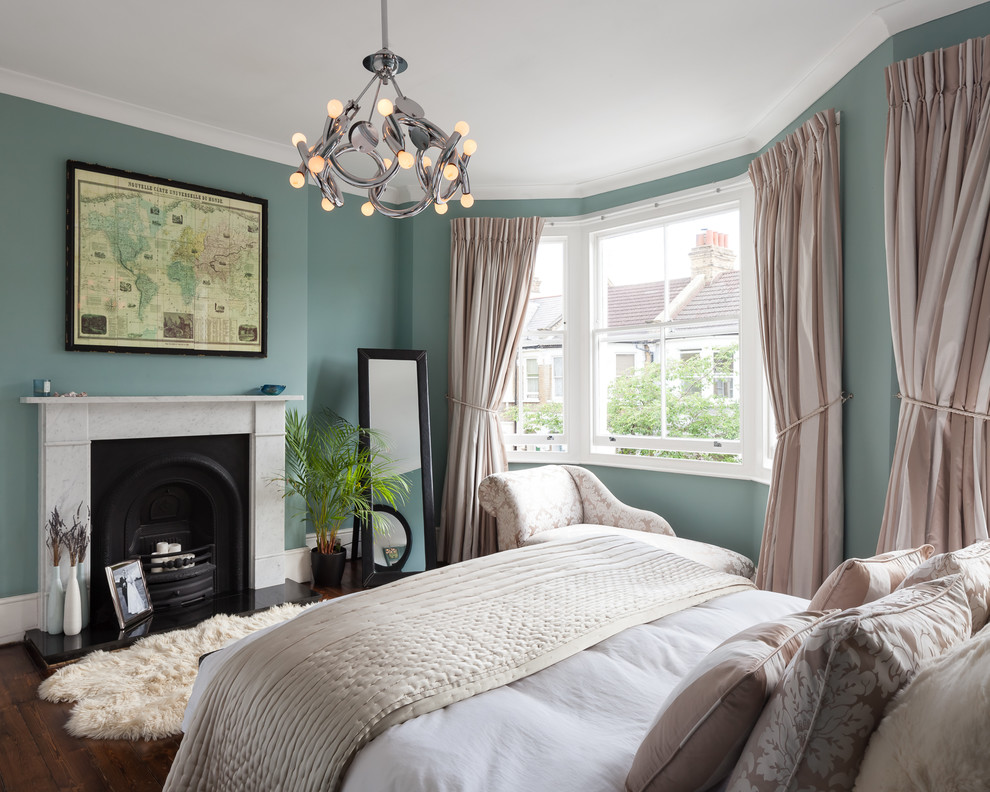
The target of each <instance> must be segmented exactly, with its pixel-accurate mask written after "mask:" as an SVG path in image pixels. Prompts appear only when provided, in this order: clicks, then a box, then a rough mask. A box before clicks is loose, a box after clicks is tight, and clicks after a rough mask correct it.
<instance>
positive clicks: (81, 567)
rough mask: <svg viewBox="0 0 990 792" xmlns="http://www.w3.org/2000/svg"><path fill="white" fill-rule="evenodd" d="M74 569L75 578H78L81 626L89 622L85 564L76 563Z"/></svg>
mask: <svg viewBox="0 0 990 792" xmlns="http://www.w3.org/2000/svg"><path fill="white" fill-rule="evenodd" d="M76 570H77V575H76V578H77V579H78V580H79V611H80V613H81V614H82V626H83V627H86V626H87V625H88V624H89V587H88V586H87V585H86V565H85V564H82V563H80V564H76Z"/></svg>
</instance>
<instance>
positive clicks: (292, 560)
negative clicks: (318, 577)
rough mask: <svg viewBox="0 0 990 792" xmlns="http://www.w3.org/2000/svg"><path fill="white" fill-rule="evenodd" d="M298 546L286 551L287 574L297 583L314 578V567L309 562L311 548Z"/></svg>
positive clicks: (306, 581)
mask: <svg viewBox="0 0 990 792" xmlns="http://www.w3.org/2000/svg"><path fill="white" fill-rule="evenodd" d="M312 546H313V545H310V546H307V547H296V548H294V549H292V550H286V551H285V576H286V577H287V578H288V579H289V580H294V581H296V583H308V582H309V581H310V580H312V579H313V569H312V567H311V566H310V563H309V549H310V547H312Z"/></svg>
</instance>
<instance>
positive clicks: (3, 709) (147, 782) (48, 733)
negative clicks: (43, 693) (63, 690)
mask: <svg viewBox="0 0 990 792" xmlns="http://www.w3.org/2000/svg"><path fill="white" fill-rule="evenodd" d="M42 679H43V675H42V673H41V671H39V670H38V667H37V666H36V665H35V664H34V662H33V661H32V660H31V657H30V655H28V652H27V649H26V648H25V646H24V644H8V645H7V646H0V680H2V682H3V684H2V686H0V789H2V790H3V791H4V792H48V790H52V792H67V791H68V790H79V792H98V791H99V790H107V792H118V791H119V792H131V791H132V790H133V791H134V792H138V791H139V790H149V791H151V790H153V791H154V792H159V790H161V788H162V785H163V784H164V783H165V776H166V775H168V769H169V767H171V765H172V759H174V758H175V752H176V751H177V750H178V748H179V739H180V738H179V737H170V738H169V739H166V740H154V741H150V742H145V741H137V742H131V741H129V740H83V739H79V738H77V737H72V736H71V735H69V734H68V732H66V731H65V728H64V726H65V722H66V720H67V719H68V717H69V711H70V710H71V709H72V705H71V704H53V703H51V702H48V701H42V700H41V699H39V698H38V683H39V682H41V680H42Z"/></svg>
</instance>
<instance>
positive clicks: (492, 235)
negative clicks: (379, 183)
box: [440, 217, 543, 562]
mask: <svg viewBox="0 0 990 792" xmlns="http://www.w3.org/2000/svg"><path fill="white" fill-rule="evenodd" d="M542 230H543V220H542V219H540V218H538V217H525V218H512V219H507V220H506V219H495V218H490V217H479V218H470V219H467V218H465V219H458V220H454V221H453V222H452V223H451V252H450V344H449V350H450V351H449V356H448V367H449V369H448V371H449V373H448V381H447V388H448V395H447V398H448V408H449V414H450V420H449V431H450V438H449V446H448V452H447V474H446V478H445V480H444V488H443V506H442V508H441V512H440V547H441V555H442V557H443V558H444V559H445V560H446V561H449V562H454V561H463V560H465V559H468V558H475V557H477V556H481V555H486V554H488V553H493V552H495V550H497V549H498V546H497V539H496V530H495V521H494V519H493V518H492V517H490V516H489V515H488V514H487V513H486V512H485V511H484V510H483V509H482V508H481V505H480V504H479V503H478V484H479V483H480V482H481V480H482V479H483V478H484V477H485V476H487V475H489V474H491V473H501V472H502V471H504V470H505V469H506V463H505V448H504V447H503V444H502V429H501V427H500V426H499V423H498V415H497V413H496V410H497V408H498V406H499V403H500V402H501V400H502V394H503V393H504V392H505V387H506V385H507V383H508V381H509V378H510V376H511V374H512V368H513V365H514V363H515V357H516V352H517V350H518V349H519V342H520V340H521V339H522V334H523V330H524V327H525V322H524V319H525V316H526V304H527V302H528V301H529V289H530V284H531V282H532V280H533V267H534V264H535V262H536V247H537V245H538V243H539V241H540V233H541V231H542Z"/></svg>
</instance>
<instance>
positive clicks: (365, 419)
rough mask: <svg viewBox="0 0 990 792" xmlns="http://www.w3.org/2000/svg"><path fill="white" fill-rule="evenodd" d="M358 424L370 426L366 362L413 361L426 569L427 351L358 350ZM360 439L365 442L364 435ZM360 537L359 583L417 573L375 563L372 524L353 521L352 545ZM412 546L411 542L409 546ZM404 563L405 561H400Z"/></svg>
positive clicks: (430, 555)
mask: <svg viewBox="0 0 990 792" xmlns="http://www.w3.org/2000/svg"><path fill="white" fill-rule="evenodd" d="M357 352H358V424H359V425H360V426H362V427H367V428H371V429H374V428H375V427H373V426H371V420H370V418H371V416H370V404H369V392H368V389H369V383H368V363H369V361H371V360H412V361H414V362H415V363H416V386H417V388H416V389H417V392H418V394H419V454H420V464H421V469H422V472H423V475H422V479H423V550H424V556H425V559H426V562H425V567H426V569H433V568H434V567H435V566H436V565H437V547H436V545H437V542H436V525H435V522H434V509H433V457H432V449H431V446H430V394H429V387H428V379H427V369H426V351H425V350H422V349H358V351H357ZM362 442H365V443H366V442H367V438H363V440H362ZM359 538H360V548H361V582H362V584H363V585H364V586H366V587H368V586H378V585H381V584H382V583H388V582H390V581H393V580H398V579H399V578H403V577H408V576H409V575H414V574H416V572H420V571H423V570H416V572H407V571H404V570H395V569H390V568H388V567H384V566H381V565H380V564H376V563H375V559H374V555H373V553H370V552H364V548H370V547H372V546H373V536H372V527H371V525H370V524H365V523H363V522H362V521H360V520H355V524H354V540H355V544H356V543H357V541H358V539H359ZM409 547H411V545H410V546H409ZM407 555H408V553H407ZM403 563H405V562H404V561H403Z"/></svg>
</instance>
